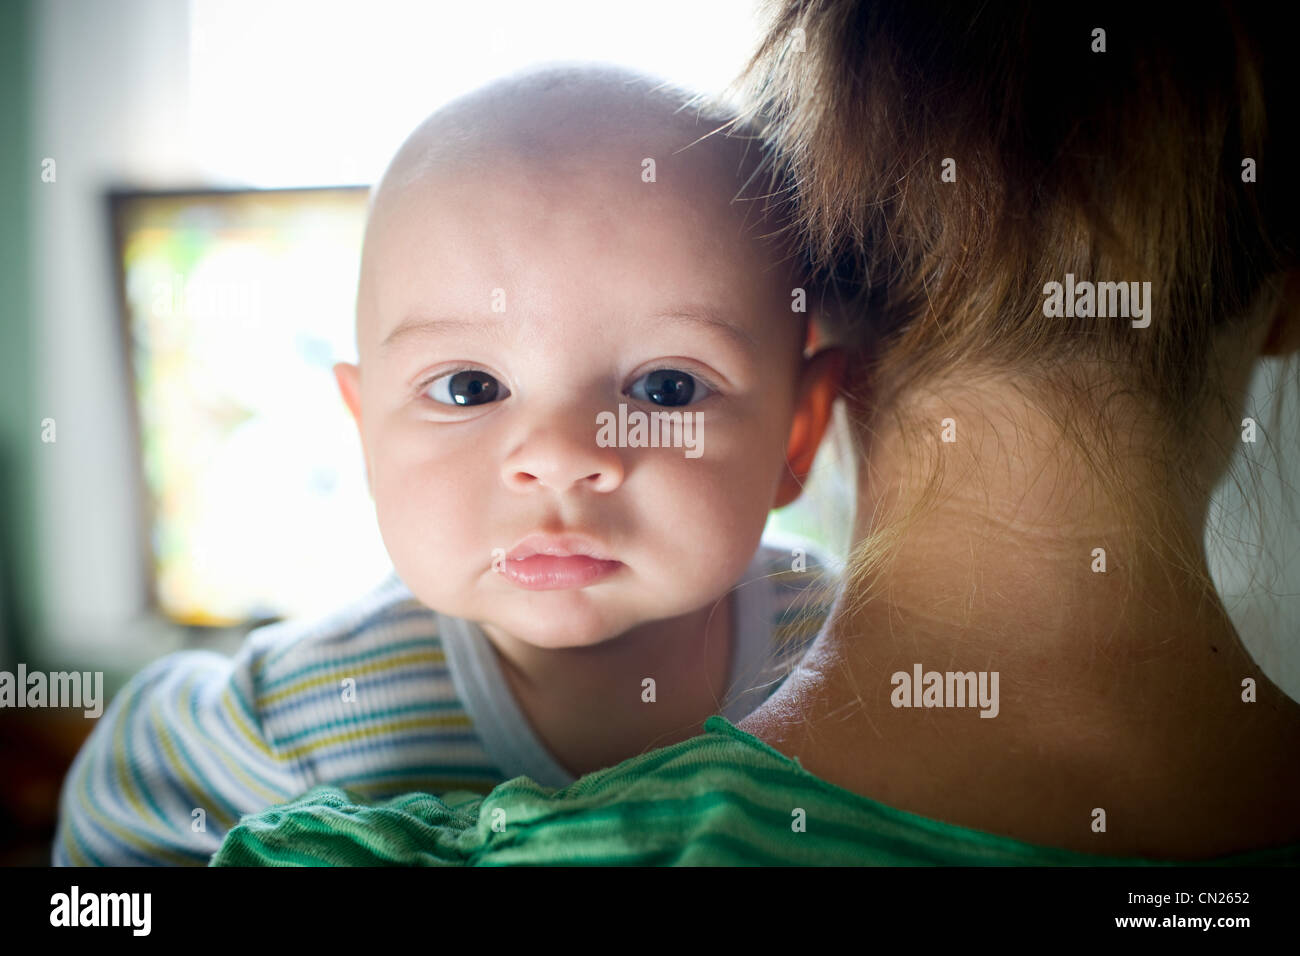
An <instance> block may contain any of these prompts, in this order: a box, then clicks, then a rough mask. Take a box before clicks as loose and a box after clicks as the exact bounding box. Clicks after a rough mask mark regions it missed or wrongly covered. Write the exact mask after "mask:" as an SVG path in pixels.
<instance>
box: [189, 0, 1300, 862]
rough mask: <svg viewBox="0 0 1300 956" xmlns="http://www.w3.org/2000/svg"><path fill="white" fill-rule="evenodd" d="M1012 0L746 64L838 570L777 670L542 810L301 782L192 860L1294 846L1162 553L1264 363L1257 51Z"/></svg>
mask: <svg viewBox="0 0 1300 956" xmlns="http://www.w3.org/2000/svg"><path fill="white" fill-rule="evenodd" d="M1016 6H1017V9H1015V10H1014V11H1011V12H1008V13H1000V14H999V16H1000V18H999V19H997V20H994V19H992V17H991V15H990V14H989V13H988V12H987V11H984V12H975V13H972V12H969V11H967V10H966V5H964V4H960V3H952V4H946V3H933V4H919V5H918V4H917V3H916V0H898V2H893V0H890V2H875V3H872V2H867V0H808V2H802V0H792V2H790V3H789V4H788V5H787V6H786V7H785V8H784V9H782V10H781V11H780V12H779V15H778V16H777V18H776V20H775V22H774V26H773V28H772V30H771V32H770V34H769V36H768V39H767V41H766V44H765V46H764V48H763V50H762V51H761V52H760V54H759V56H758V58H757V59H756V61H755V64H754V69H753V77H754V78H755V79H756V81H757V83H756V89H757V91H758V95H759V97H760V100H761V102H762V104H763V106H764V107H765V108H766V110H767V113H768V116H769V117H770V118H771V126H770V129H771V132H772V135H773V138H774V140H775V143H776V145H777V146H778V148H779V149H780V151H781V155H783V156H784V157H785V161H786V163H787V165H788V168H789V171H790V173H791V174H792V175H793V177H794V179H795V181H796V182H797V183H798V195H799V199H800V202H801V203H802V212H801V225H802V228H803V231H804V234H805V235H806V237H807V239H808V240H809V245H810V248H811V249H812V250H813V251H814V253H815V254H816V255H817V256H818V258H819V261H821V262H823V263H825V264H827V266H828V268H829V267H830V264H832V263H834V264H835V266H836V268H837V270H839V272H840V274H841V276H843V277H844V278H845V279H846V280H847V281H848V282H851V283H854V288H855V291H856V294H857V298H856V301H855V306H854V308H852V309H850V310H848V311H847V313H846V314H845V315H844V316H842V322H841V338H842V339H843V341H844V342H845V343H846V344H848V345H850V346H853V347H856V348H858V349H859V350H860V356H859V361H858V362H857V363H856V364H855V365H854V372H853V374H852V375H851V377H850V380H849V382H848V383H847V386H846V388H847V393H848V399H849V407H850V409H851V411H852V413H853V414H852V416H851V417H852V420H853V430H854V436H855V439H856V442H857V445H858V447H859V450H860V452H861V456H860V458H861V460H860V465H859V497H858V509H857V513H858V516H859V517H858V519H857V525H856V528H855V532H854V540H855V541H856V542H857V548H856V552H855V555H854V557H853V559H852V561H851V573H850V575H849V577H848V580H847V582H846V586H845V589H844V592H843V594H842V596H841V599H840V601H839V603H838V605H837V608H836V611H835V613H834V615H833V618H832V620H831V622H830V623H829V624H828V626H827V628H826V629H825V631H824V632H823V634H822V635H821V636H820V638H819V640H818V641H817V643H816V645H815V646H814V648H813V650H812V651H811V652H810V653H809V655H808V656H807V657H806V658H805V659H804V661H803V662H802V664H801V665H800V667H799V669H798V670H797V671H796V672H795V673H794V674H793V675H792V676H791V677H790V678H789V679H788V680H787V682H786V683H785V685H784V686H783V687H782V688H781V689H780V690H779V691H778V692H777V693H776V694H775V695H774V696H773V697H772V698H770V699H769V700H768V702H767V703H766V704H765V705H764V706H763V707H761V708H760V709H759V710H758V711H757V712H755V713H754V714H753V715H752V716H750V717H749V718H748V719H746V720H745V721H744V722H742V723H741V724H740V725H739V729H738V730H737V729H736V728H733V727H731V726H730V725H728V724H726V722H725V721H722V720H721V719H720V718H712V719H711V721H710V723H709V724H708V725H706V731H707V732H706V733H705V734H704V735H703V736H701V737H698V738H695V739H694V740H691V741H687V742H685V743H681V744H678V745H676V746H674V747H670V748H666V749H664V750H660V751H654V752H652V753H650V754H647V755H644V756H643V757H639V758H636V759H634V760H632V761H628V762H627V763H624V764H621V765H620V766H618V767H615V768H612V769H611V770H607V771H603V772H601V773H597V774H592V775H589V776H588V777H586V778H583V779H582V780H580V781H579V782H578V783H577V784H575V785H574V786H572V787H570V788H567V789H566V790H564V791H561V792H559V793H555V794H552V793H550V792H548V791H545V790H543V789H542V788H539V787H537V786H536V785H534V784H532V783H531V782H530V781H526V780H523V781H513V782H511V783H508V784H505V785H503V786H502V787H499V788H498V789H497V790H496V791H494V792H493V793H492V794H491V795H489V796H488V797H487V798H486V799H484V800H483V801H482V802H481V803H480V802H478V801H476V800H475V801H470V800H468V798H464V797H462V796H458V795H448V796H447V798H446V799H445V800H442V801H440V800H436V799H435V798H432V797H427V796H423V795H412V796H411V797H408V798H403V799H400V800H396V801H392V802H391V803H390V804H387V805H382V806H378V807H368V808H367V807H360V806H356V805H350V803H349V798H348V797H347V795H345V794H342V793H340V792H338V791H316V792H314V793H312V794H308V795H307V796H306V797H304V798H303V799H301V800H299V801H296V802H295V803H293V804H289V805H287V806H286V807H282V808H279V809H278V810H276V811H270V812H268V813H267V814H263V815H261V816H260V817H255V818H249V819H247V820H246V821H245V823H244V825H242V826H240V827H238V828H236V829H235V830H234V831H232V832H231V834H230V835H229V836H228V838H227V841H226V843H225V845H224V846H223V848H222V851H221V852H220V853H219V854H218V855H217V857H216V858H214V862H216V863H245V862H259V861H284V860H293V859H298V858H303V859H307V860H318V859H326V860H335V861H340V862H378V861H394V862H426V861H438V862H448V861H451V862H476V863H511V862H532V863H547V862H552V863H562V862H577V861H583V862H692V863H694V862H920V861H929V862H947V863H969V862H1025V863H1033V862H1037V863H1044V862H1046V863H1064V862H1129V863H1132V862H1170V861H1179V862H1188V861H1206V862H1278V861H1287V862H1297V861H1300V812H1297V810H1298V809H1300V804H1298V800H1297V795H1300V766H1297V763H1296V761H1295V759H1294V757H1295V754H1297V753H1300V706H1298V705H1297V704H1296V703H1295V702H1294V701H1292V700H1290V699H1289V698H1287V697H1286V695H1285V694H1283V693H1282V692H1281V691H1280V690H1279V689H1278V688H1277V687H1275V686H1274V685H1273V684H1272V683H1271V682H1270V681H1269V680H1268V679H1267V678H1266V677H1265V676H1264V675H1263V674H1262V673H1261V672H1260V671H1259V670H1258V669H1257V668H1256V667H1255V665H1254V664H1253V662H1252V661H1251V659H1250V657H1249V655H1248V654H1247V653H1246V651H1245V650H1244V648H1243V647H1242V645H1241V642H1240V640H1239V638H1238V636H1237V634H1236V633H1235V631H1234V629H1233V626H1232V624H1231V622H1230V621H1229V619H1228V616H1227V614H1226V612H1225V610H1224V607H1223V604H1222V602H1221V601H1220V599H1219V597H1218V596H1217V594H1216V593H1215V591H1214V588H1213V585H1212V584H1211V582H1210V577H1209V571H1208V567H1207V562H1206V556H1205V552H1204V548H1203V545H1202V538H1203V533H1204V527H1205V523H1206V517H1207V512H1208V507H1209V500H1210V494H1211V491H1212V489H1213V488H1214V486H1215V484H1216V482H1217V481H1219V480H1220V479H1221V478H1222V476H1223V475H1224V473H1225V470H1226V469H1227V467H1228V464H1229V459H1230V457H1231V455H1232V452H1233V450H1234V449H1235V448H1237V447H1239V446H1238V445H1237V442H1238V441H1240V440H1241V438H1242V428H1243V426H1242V420H1243V417H1244V415H1245V414H1246V413H1245V412H1244V411H1243V405H1244V399H1245V393H1246V385H1247V380H1248V377H1249V373H1250V371H1251V369H1252V366H1253V364H1254V362H1255V360H1256V359H1257V358H1258V357H1259V356H1261V355H1283V354H1289V353H1293V352H1295V351H1296V350H1297V348H1298V347H1300V267H1298V266H1300V237H1298V236H1297V231H1296V230H1297V224H1300V215H1298V213H1300V209H1297V205H1298V203H1297V191H1296V187H1295V186H1294V184H1293V182H1292V181H1291V171H1292V170H1294V169H1295V168H1296V165H1295V160H1296V155H1297V154H1296V150H1295V143H1294V135H1295V126H1296V124H1295V122H1294V118H1293V117H1292V115H1291V114H1290V112H1289V110H1287V111H1286V112H1284V110H1286V109H1287V108H1286V107H1285V106H1284V105H1283V102H1282V97H1283V96H1284V95H1285V92H1284V90H1285V86H1284V83H1283V82H1282V80H1285V79H1286V77H1284V76H1283V77H1281V78H1279V77H1278V76H1277V75H1276V71H1277V69H1278V66H1277V60H1275V59H1273V58H1272V51H1273V49H1274V44H1275V42H1276V41H1275V40H1274V37H1282V38H1285V37H1287V36H1289V35H1290V31H1286V30H1280V29H1277V28H1276V26H1275V25H1273V24H1268V23H1263V22H1259V21H1258V20H1257V15H1254V14H1248V13H1246V12H1242V11H1237V10H1235V9H1234V8H1232V7H1231V6H1226V5H1211V6H1208V7H1206V8H1205V9H1203V10H1198V11H1194V12H1187V11H1184V14H1182V15H1180V16H1181V20H1180V22H1179V23H1177V24H1171V23H1169V22H1167V21H1164V20H1163V19H1161V18H1159V17H1158V16H1157V15H1156V14H1149V13H1144V12H1143V11H1141V10H1135V9H1133V8H1132V7H1131V5H1129V6H1125V7H1124V8H1123V10H1122V15H1120V13H1118V12H1117V13H1116V15H1115V16H1109V17H1108V16H1107V15H1106V11H1104V10H1100V9H1098V8H1097V7H1096V6H1095V5H1093V6H1091V7H1090V8H1089V10H1088V11H1087V14H1086V16H1082V15H1078V14H1075V13H1071V12H1068V11H1067V12H1062V11H1057V10H1043V9H1040V8H1039V7H1038V6H1031V5H1030V4H1028V3H1025V4H1020V5H1016ZM1009 9H1010V8H1008V10H1009ZM1103 283H1104V285H1103ZM1249 450H1250V446H1247V453H1248V454H1249ZM932 674H933V675H935V676H931V675H932ZM972 705H977V706H972ZM986 718H988V719H986ZM790 758H794V760H791V759H790ZM795 761H797V763H796V762H795ZM312 834H315V836H314V837H313V836H312Z"/></svg>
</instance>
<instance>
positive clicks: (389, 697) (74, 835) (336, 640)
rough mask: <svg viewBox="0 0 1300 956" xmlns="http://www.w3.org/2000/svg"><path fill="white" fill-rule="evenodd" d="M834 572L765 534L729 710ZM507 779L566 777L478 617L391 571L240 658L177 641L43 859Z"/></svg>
mask: <svg viewBox="0 0 1300 956" xmlns="http://www.w3.org/2000/svg"><path fill="white" fill-rule="evenodd" d="M832 571H833V569H832V568H830V567H829V566H828V564H827V561H826V559H825V558H824V557H823V556H821V555H820V554H819V553H818V551H817V549H816V547H815V546H812V545H810V544H808V543H807V542H802V541H798V540H796V539H775V538H765V539H764V542H763V545H762V546H761V547H760V548H759V550H758V551H757V553H756V554H755V557H754V559H753V561H752V562H751V563H750V565H749V567H748V569H747V571H746V573H745V576H744V577H743V579H742V580H741V581H740V582H738V584H737V585H736V587H735V589H734V594H735V605H734V607H735V612H736V613H735V616H734V628H735V635H736V640H735V645H734V650H733V654H732V663H731V671H730V675H729V683H728V686H729V688H730V690H729V692H728V695H727V698H726V700H724V701H723V704H722V707H721V713H723V714H725V715H727V716H728V717H730V718H731V719H734V720H739V719H741V718H743V717H744V716H745V715H747V714H748V713H750V712H751V711H752V710H754V709H755V708H756V707H757V706H758V705H759V704H760V703H762V701H763V700H765V699H766V697H767V696H768V695H769V694H770V693H771V692H772V691H773V690H775V689H776V687H777V686H778V685H779V683H780V680H781V679H782V678H783V677H784V675H785V674H786V673H787V672H788V670H789V668H790V666H791V665H792V663H793V661H794V659H796V658H797V657H798V656H799V654H801V653H802V651H803V650H804V649H805V648H806V647H807V645H808V644H809V643H810V641H811V640H812V638H813V637H815V636H816V633H817V631H818V630H819V629H820V627H821V624H822V622H823V620H824V619H825V617H826V615H827V613H828V611H829V608H830V604H831V601H832V599H833V576H832ZM517 776H527V777H530V778H531V779H533V780H536V781H539V782H541V783H543V784H545V785H547V786H552V787H562V786H566V785H568V784H570V783H572V782H573V778H572V776H571V775H570V774H569V773H568V772H567V771H566V770H564V768H563V767H562V766H561V765H560V764H559V763H558V762H557V761H556V760H555V759H554V758H553V757H552V756H551V754H550V753H549V752H548V751H547V748H546V747H545V746H544V745H543V744H542V743H541V741H540V740H539V739H538V738H537V736H536V734H535V733H534V732H533V730H532V728H531V726H530V725H529V723H528V720H527V718H526V716H525V715H524V714H523V712H522V710H521V709H520V708H519V706H518V704H517V703H516V702H515V700H514V698H513V696H512V695H511V693H510V692H509V689H508V685H507V684H506V681H505V678H504V675H503V674H502V672H501V669H500V665H499V663H498V660H497V658H496V656H495V652H494V651H493V650H492V648H491V646H490V644H489V643H488V640H487V638H486V637H485V636H484V634H483V632H482V630H481V629H480V628H479V627H478V626H477V625H476V624H474V623H472V622H469V621H464V620H460V619H457V618H452V617H449V616H447V615H442V614H439V613H437V612H436V611H432V610H430V609H428V608H427V607H425V606H424V605H423V604H421V603H420V602H419V601H418V600H417V599H416V598H415V597H414V596H413V595H412V594H411V592H410V590H409V589H408V588H407V587H406V586H405V584H403V583H402V581H401V580H400V579H399V578H398V577H397V576H396V575H395V574H394V575H392V576H390V577H389V578H388V579H387V580H386V581H385V582H384V583H383V584H382V585H380V586H379V587H378V588H376V589H375V590H374V591H373V592H371V593H370V594H368V595H366V596H365V598H364V599H362V600H360V601H358V602H355V603H354V604H353V605H351V606H349V607H347V608H344V609H343V610H341V611H338V612H335V613H333V614H331V615H329V616H327V617H324V618H322V619H319V620H306V621H282V622H278V623H275V624H271V625H268V626H265V627H261V628H258V629H256V630H254V631H252V632H250V633H249V634H248V636H247V637H246V638H245V639H244V642H243V644H242V645H241V647H240V649H239V651H238V652H237V653H236V654H235V655H234V656H233V657H231V656H226V655H223V654H218V653H216V652H212V651H198V650H188V651H179V652H177V653H174V654H170V655H168V656H166V657H164V658H162V659H160V660H158V661H156V662H154V663H153V664H152V665H150V666H149V667H147V668H146V669H145V670H143V671H142V672H140V673H139V674H137V675H136V676H135V677H133V678H132V679H131V680H130V681H128V682H127V684H126V686H125V687H124V688H123V689H122V690H121V692H120V693H118V694H117V696H116V697H114V699H113V701H112V702H111V703H110V705H109V706H108V708H107V709H106V711H105V712H104V715H103V716H102V717H101V718H100V719H99V721H98V723H97V725H96V727H95V729H94V730H93V731H92V733H91V735H90V737H89V738H88V739H87V741H86V743H85V744H84V745H83V746H82V748H81V750H80V752H79V753H78V754H77V757H76V759H75V760H74V762H73V764H72V767H71V768H70V770H69V772H68V775H67V778H66V779H65V780H64V783H63V790H62V794H61V797H60V804H59V824H58V830H57V833H56V837H55V842H54V847H53V862H54V864H55V865H82V866H84V865H99V866H104V865H108V866H112V865H127V866H140V865H200V866H201V865H205V864H207V862H208V861H209V859H210V857H211V856H212V854H213V853H214V852H215V851H216V850H217V848H218V846H220V844H221V841H222V838H223V837H224V835H225V834H226V832H227V831H228V830H229V829H230V828H231V827H233V826H234V825H235V824H236V823H237V822H238V821H239V819H240V818H241V817H243V816H244V815H246V814H253V813H256V812H258V811H261V810H263V809H265V808H267V807H271V806H274V805H277V804H281V803H284V802H285V801H287V800H290V799H292V798H294V797H297V796H299V795H301V794H303V793H304V792H306V791H308V790H310V789H312V788H314V787H317V786H321V785H333V786H338V787H342V788H346V789H347V791H348V792H349V793H351V794H354V795H356V796H357V797H358V798H362V799H368V800H381V799H384V798H388V797H392V796H394V795H397V794H402V793H407V792H410V791H414V790H420V791H431V792H439V793H441V792H446V791H462V792H463V791H470V792H474V793H479V794H482V793H486V792H488V791H489V790H491V789H492V788H493V787H494V786H496V785H497V784H499V783H501V782H503V781H505V780H509V779H511V778H514V777H517Z"/></svg>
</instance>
